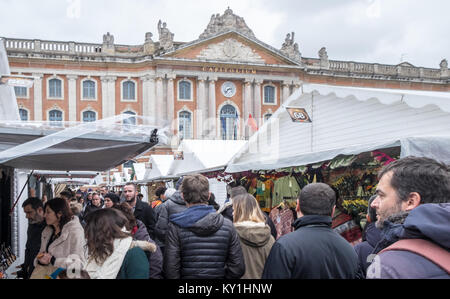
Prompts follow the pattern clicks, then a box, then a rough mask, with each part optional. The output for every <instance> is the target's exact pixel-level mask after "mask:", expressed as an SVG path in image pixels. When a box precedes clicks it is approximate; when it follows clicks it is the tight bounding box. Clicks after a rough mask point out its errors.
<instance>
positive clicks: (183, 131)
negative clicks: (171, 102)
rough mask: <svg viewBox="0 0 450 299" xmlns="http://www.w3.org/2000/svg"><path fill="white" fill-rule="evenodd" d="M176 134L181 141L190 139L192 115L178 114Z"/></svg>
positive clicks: (186, 113) (188, 113)
mask: <svg viewBox="0 0 450 299" xmlns="http://www.w3.org/2000/svg"><path fill="white" fill-rule="evenodd" d="M178 132H179V136H180V138H181V139H191V138H192V114H191V113H190V112H188V111H181V112H180V113H178Z"/></svg>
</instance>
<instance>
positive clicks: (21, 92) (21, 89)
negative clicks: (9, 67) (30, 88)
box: [14, 86, 27, 98]
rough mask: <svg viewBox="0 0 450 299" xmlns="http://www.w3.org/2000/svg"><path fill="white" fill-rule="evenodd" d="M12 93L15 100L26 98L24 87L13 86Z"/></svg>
mask: <svg viewBox="0 0 450 299" xmlns="http://www.w3.org/2000/svg"><path fill="white" fill-rule="evenodd" d="M14 92H15V93H16V97H17V98H26V97H27V88H26V87H18V86H14Z"/></svg>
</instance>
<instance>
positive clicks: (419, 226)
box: [367, 157, 450, 279]
mask: <svg viewBox="0 0 450 299" xmlns="http://www.w3.org/2000/svg"><path fill="white" fill-rule="evenodd" d="M378 177H379V183H378V186H377V191H376V194H377V197H376V198H375V200H374V201H373V202H372V204H371V207H372V208H374V209H376V213H377V219H378V220H377V222H376V226H377V227H378V228H380V229H381V230H382V239H381V241H380V242H378V244H377V245H376V247H375V249H374V251H373V254H378V255H377V256H375V258H374V260H373V262H372V264H371V265H370V267H369V268H368V270H367V278H412V279H418V278H422V279H423V278H447V279H448V278H449V277H450V276H449V274H450V253H449V249H450V238H449V237H448V236H450V196H449V194H450V169H449V167H448V166H447V165H445V164H443V163H439V162H437V161H435V160H433V159H429V158H418V157H406V158H403V159H400V160H398V161H395V162H393V163H391V164H389V165H388V166H386V167H385V168H383V169H382V170H381V172H380V174H379V175H378Z"/></svg>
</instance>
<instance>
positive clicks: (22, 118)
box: [19, 109, 28, 121]
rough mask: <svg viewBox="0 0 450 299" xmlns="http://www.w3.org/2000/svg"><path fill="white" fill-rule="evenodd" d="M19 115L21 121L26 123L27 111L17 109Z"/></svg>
mask: <svg viewBox="0 0 450 299" xmlns="http://www.w3.org/2000/svg"><path fill="white" fill-rule="evenodd" d="M19 115H20V120H21V121H27V120H28V111H27V110H25V109H19Z"/></svg>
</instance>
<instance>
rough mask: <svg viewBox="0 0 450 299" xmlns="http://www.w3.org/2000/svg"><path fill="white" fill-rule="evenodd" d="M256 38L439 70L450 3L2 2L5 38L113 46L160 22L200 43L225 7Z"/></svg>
mask: <svg viewBox="0 0 450 299" xmlns="http://www.w3.org/2000/svg"><path fill="white" fill-rule="evenodd" d="M228 6H230V8H231V9H232V10H233V12H234V13H235V14H237V15H239V16H241V17H243V18H244V19H245V21H246V23H247V25H248V26H249V27H250V29H252V30H253V32H254V33H255V35H256V37H257V38H258V39H259V40H261V41H263V42H265V43H267V44H269V45H271V46H273V47H275V48H277V49H280V48H281V45H282V43H283V42H284V39H285V37H286V34H287V33H288V32H292V31H294V32H295V41H296V42H297V43H298V44H299V48H300V52H301V53H302V56H304V57H312V58H316V57H318V51H319V49H320V48H321V47H326V48H327V52H328V56H329V58H330V59H332V60H347V61H357V62H372V63H375V62H376V63H386V64H398V63H400V62H402V61H408V62H410V63H412V64H413V65H415V66H423V67H432V68H439V63H440V61H441V60H442V59H443V58H447V60H449V59H450V38H449V36H450V34H449V29H450V18H449V12H450V1H448V0H429V1H425V0H126V1H125V0H39V1H35V0H34V1H32V0H0V36H3V37H9V38H26V39H42V40H57V41H75V42H92V43H102V40H103V39H102V36H103V34H104V33H106V32H107V31H109V32H110V33H111V34H113V35H114V40H115V43H116V44H127V45H138V44H143V42H144V38H145V33H146V32H152V33H153V40H154V41H157V40H158V33H157V23H158V20H159V19H161V20H162V21H163V22H166V23H167V27H168V28H169V29H170V31H172V32H173V33H174V34H175V41H181V42H189V41H192V40H195V39H197V38H198V37H199V35H200V34H201V33H202V32H203V31H204V30H205V28H206V27H207V25H208V23H209V20H210V18H211V15H212V14H217V13H220V14H223V13H224V11H225V10H226V9H227V7H228Z"/></svg>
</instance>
